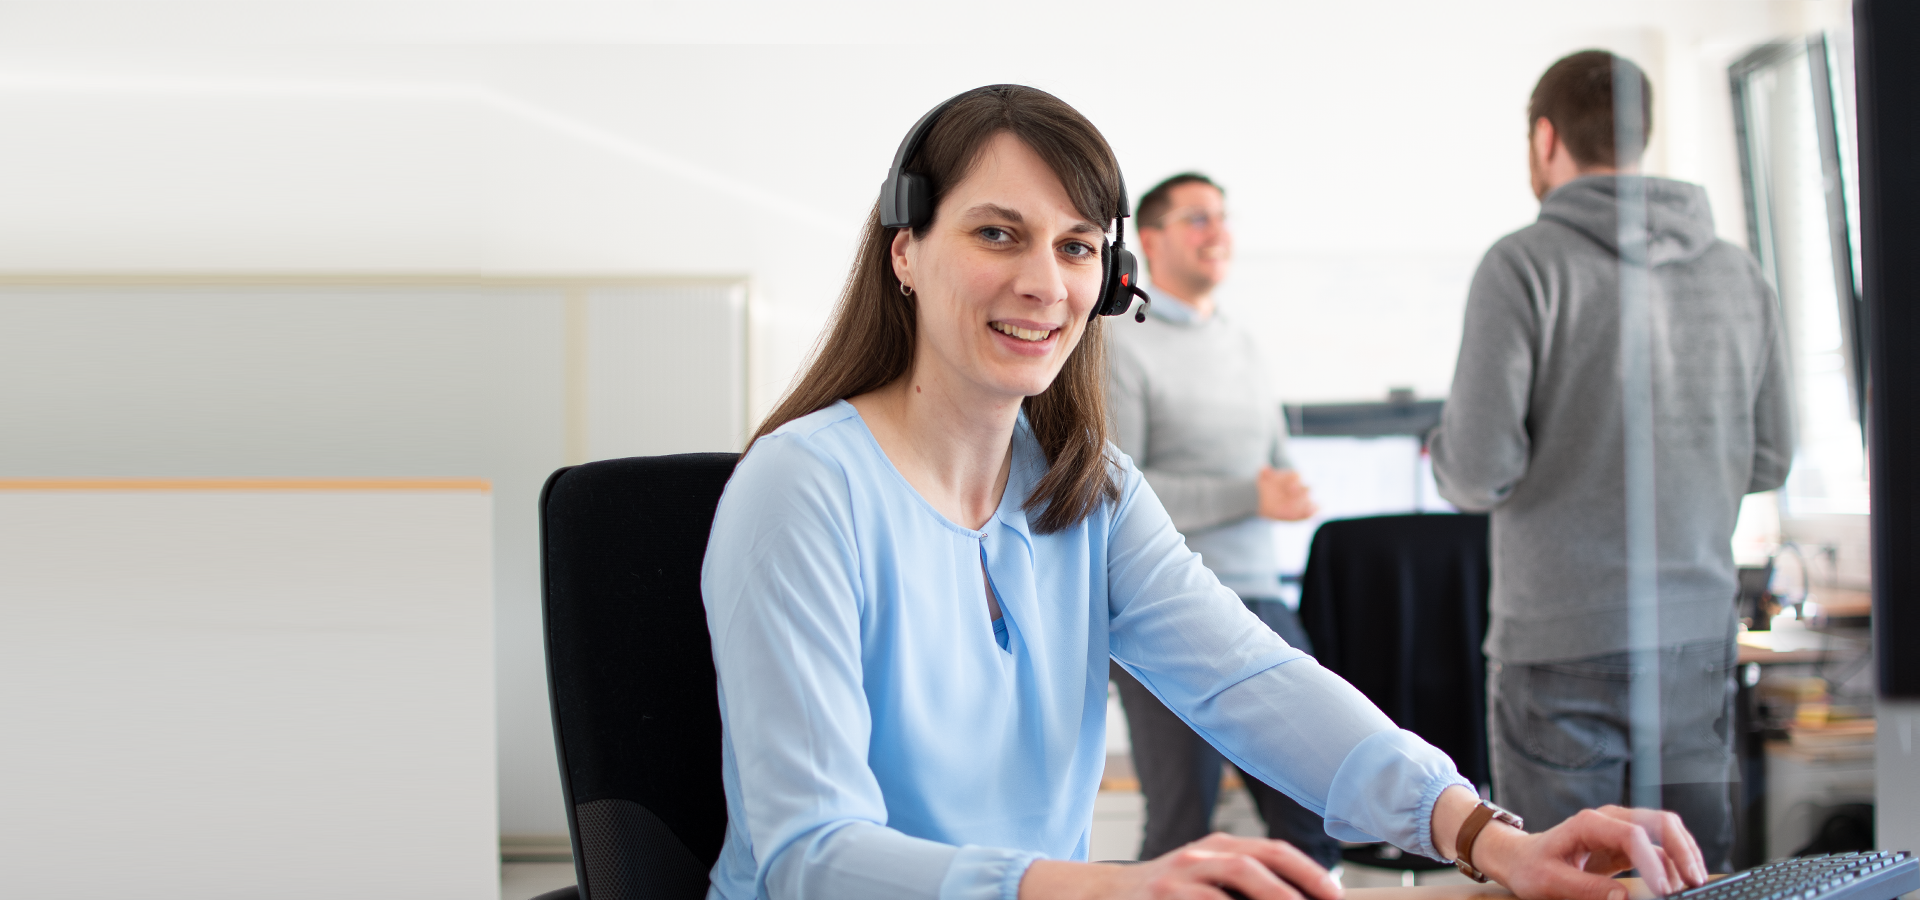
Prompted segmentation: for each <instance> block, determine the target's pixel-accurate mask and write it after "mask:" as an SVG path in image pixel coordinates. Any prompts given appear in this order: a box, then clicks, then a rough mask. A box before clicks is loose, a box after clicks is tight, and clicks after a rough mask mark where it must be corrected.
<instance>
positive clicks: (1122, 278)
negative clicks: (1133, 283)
mask: <svg viewBox="0 0 1920 900" xmlns="http://www.w3.org/2000/svg"><path fill="white" fill-rule="evenodd" d="M1132 277H1133V276H1132V275H1122V276H1120V286H1121V287H1127V286H1128V285H1127V279H1129V278H1132Z"/></svg>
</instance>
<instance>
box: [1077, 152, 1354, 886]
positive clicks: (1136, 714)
mask: <svg viewBox="0 0 1920 900" xmlns="http://www.w3.org/2000/svg"><path fill="white" fill-rule="evenodd" d="M1134 221H1135V222H1137V223H1139V229H1140V249H1141V252H1142V254H1143V255H1145V256H1146V258H1147V269H1148V272H1149V273H1150V274H1151V276H1152V279H1153V288H1154V291H1153V293H1154V297H1155V299H1156V300H1157V301H1159V302H1156V303H1154V304H1153V305H1152V306H1151V307H1150V308H1149V313H1148V316H1149V317H1148V319H1147V320H1146V322H1145V323H1144V324H1142V325H1139V326H1137V327H1136V326H1132V325H1129V326H1128V327H1126V328H1114V329H1110V330H1109V331H1108V334H1110V335H1111V336H1112V337H1111V338H1110V348H1111V352H1112V369H1111V379H1110V382H1109V390H1108V401H1109V405H1108V408H1109V410H1110V411H1111V413H1112V416H1113V424H1114V431H1115V435H1114V436H1115V441H1116V442H1117V443H1118V444H1119V445H1120V449H1121V450H1123V451H1125V452H1126V453H1127V455H1129V456H1131V457H1133V461H1134V463H1135V464H1136V465H1138V466H1139V467H1140V469H1141V472H1142V473H1143V474H1144V475H1145V476H1146V479H1147V483H1148V484H1149V485H1151V486H1152V487H1153V492H1154V493H1155V494H1156V495H1158V496H1159V497H1160V501H1161V502H1162V503H1164V504H1165V505H1166V508H1167V512H1168V513H1169V514H1170V515H1171V516H1172V517H1173V524H1174V525H1175V527H1177V528H1179V529H1180V533H1181V534H1183V535H1185V536H1186V539H1187V546H1188V547H1189V548H1191V549H1192V550H1194V551H1195V552H1197V553H1199V554H1200V558H1201V561H1202V562H1204V563H1205V564H1206V565H1207V567H1208V568H1210V569H1212V570H1213V572H1214V574H1215V575H1217V576H1219V578H1220V581H1221V583H1222V584H1225V585H1226V586H1227V587H1229V588H1232V589H1233V590H1234V591H1235V592H1237V593H1239V595H1240V597H1241V599H1242V600H1244V601H1245V602H1246V604H1247V606H1248V607H1249V608H1250V609H1252V610H1253V611H1254V613H1255V614H1257V615H1258V616H1260V618H1261V619H1262V620H1263V621H1265V622H1266V623H1267V625H1268V626H1269V627H1271V628H1273V630H1274V631H1276V632H1278V633H1279V634H1280V636H1281V637H1283V638H1285V639H1286V640H1287V642H1288V643H1290V644H1293V645H1294V646H1297V647H1300V648H1301V649H1305V650H1308V651H1309V652H1311V648H1309V647H1308V646H1307V641H1306V634H1305V632H1303V631H1302V630H1301V628H1300V623H1299V620H1298V619H1296V618H1295V617H1294V613H1293V610H1292V609H1290V608H1288V607H1287V605H1286V604H1285V603H1283V602H1282V601H1281V599H1280V593H1281V592H1280V561H1279V558H1278V556H1277V554H1276V553H1275V548H1274V540H1273V538H1274V536H1273V529H1272V522H1273V521H1275V520H1290V521H1291V520H1299V519H1305V518H1308V517H1309V516H1311V515H1313V513H1314V505H1313V501H1312V499H1311V498H1310V497H1309V496H1308V492H1307V489H1306V486H1305V485H1303V484H1302V483H1301V482H1300V476H1299V475H1298V474H1296V473H1295V472H1294V471H1293V470H1292V465H1291V464H1290V463H1289V462H1288V461H1287V452H1286V435H1285V432H1284V431H1282V430H1281V427H1280V404H1279V401H1278V399H1277V398H1275V397H1274V395H1273V390H1272V387H1271V382H1270V381H1269V380H1268V377H1267V372H1266V368H1265V366H1264V365H1263V364H1262V361H1261V358H1260V352H1259V350H1258V349H1257V348H1256V346H1255V344H1254V340H1253V336H1252V335H1251V334H1249V333H1248V332H1247V331H1246V329H1244V328H1241V327H1240V326H1239V325H1238V324H1236V323H1235V322H1234V321H1233V320H1232V319H1231V318H1229V317H1228V316H1226V315H1224V314H1222V313H1221V312H1219V311H1218V310H1217V309H1215V308H1214V303H1213V291H1214V288H1215V287H1216V286H1218V285H1219V283H1220V280H1221V279H1222V278H1224V277H1226V272H1227V267H1228V264H1229V263H1230V262H1231V260H1232V258H1233V234H1232V232H1231V231H1230V230H1229V229H1228V227H1227V219H1226V196H1225V194H1224V193H1223V192H1222V191H1221V190H1220V188H1219V187H1218V186H1217V185H1215V184H1214V183H1213V182H1212V181H1211V180H1209V179H1208V178H1207V177H1206V176H1204V175H1197V174H1194V173H1186V174H1182V175H1175V176H1174V177H1172V178H1169V179H1167V180H1166V181H1163V182H1161V183H1160V184H1159V185H1157V186H1155V187H1154V188H1153V190H1150V191H1148V192H1147V193H1146V194H1145V195H1143V196H1142V197H1141V198H1140V204H1139V208H1138V210H1137V214H1136V216H1135V218H1134ZM1112 672H1113V680H1114V683H1115V684H1116V685H1117V686H1118V687H1119V689H1120V701H1121V703H1122V704H1123V705H1124V706H1125V707H1126V711H1127V731H1128V735H1129V736H1130V737H1131V739H1132V742H1133V763H1134V770H1135V772H1136V773H1137V774H1138V775H1139V776H1140V788H1141V792H1142V793H1144V794H1145V795H1146V800H1147V821H1146V833H1145V838H1144V840H1143V842H1142V846H1141V850H1140V858H1141V859H1151V858H1153V857H1156V856H1159V855H1161V854H1163V853H1166V852H1168V851H1171V850H1173V849H1175V848H1178V847H1180V846H1182V845H1185V844H1187V843H1190V842H1192V841H1196V840H1199V839H1200V838H1203V837H1205V836H1206V835H1207V834H1208V833H1209V832H1210V831H1212V830H1213V829H1212V819H1213V807H1214V801H1215V799H1216V795H1217V793H1218V792H1219V787H1220V771H1221V769H1220V767H1221V764H1222V759H1221V757H1220V754H1219V753H1218V752H1217V751H1215V750H1214V749H1213V748H1212V747H1210V746H1208V745H1207V743H1206V741H1204V740H1202V739H1201V738H1200V737H1199V736H1198V735H1196V734H1194V732H1193V729H1191V728H1189V727H1187V724H1186V723H1185V722H1182V721H1181V720H1180V718H1179V717H1178V716H1176V715H1174V714H1173V713H1172V712H1171V711H1169V710H1168V709H1167V708H1166V707H1165V706H1164V705H1162V704H1161V703H1160V701H1159V699H1158V698H1156V697H1154V696H1153V694H1152V692H1150V691H1148V690H1147V689H1146V687H1144V686H1143V685H1141V684H1140V682H1139V681H1137V680H1135V679H1134V678H1133V676H1131V675H1129V674H1127V672H1126V670H1124V669H1121V668H1120V667H1119V666H1117V665H1115V666H1113V668H1112ZM1242 778H1243V780H1245V782H1246V783H1247V788H1248V790H1249V791H1250V792H1251V793H1252V794H1253V798H1254V803H1255V805H1256V806H1258V808H1259V810H1260V815H1261V817H1262V818H1263V819H1265V820H1266V822H1267V834H1268V836H1269V837H1272V838H1276V839H1278V840H1283V841H1287V842H1289V843H1292V844H1293V845H1294V846H1296V847H1299V848H1300V849H1301V850H1303V851H1305V852H1306V853H1307V854H1308V855H1310V856H1312V857H1314V858H1315V859H1316V860H1318V861H1319V862H1320V864H1321V865H1324V866H1328V867H1331V866H1333V865H1334V864H1336V863H1338V862H1339V859H1340V856H1339V854H1340V845H1339V843H1338V842H1337V841H1335V840H1334V839H1333V838H1331V837H1328V836H1327V832H1326V823H1325V821H1324V820H1322V819H1321V818H1320V816H1318V815H1315V814H1314V813H1312V812H1311V811H1309V810H1307V809H1306V808H1305V807H1302V806H1301V805H1300V804H1298V803H1296V802H1294V801H1293V799H1292V798H1290V797H1288V796H1287V795H1285V794H1282V793H1280V792H1279V791H1277V790H1274V789H1273V788H1271V787H1268V786H1267V785H1265V784H1262V783H1260V782H1259V781H1257V780H1255V779H1253V778H1251V777H1247V776H1245V774H1244V773H1243V774H1242Z"/></svg>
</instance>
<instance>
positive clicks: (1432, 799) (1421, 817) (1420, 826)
mask: <svg viewBox="0 0 1920 900" xmlns="http://www.w3.org/2000/svg"><path fill="white" fill-rule="evenodd" d="M1456 784H1457V785H1460V786H1461V787H1464V788H1466V789H1467V790H1469V791H1473V782H1470V781H1468V780H1466V779H1465V778H1462V777H1460V776H1459V775H1458V774H1457V773H1456V774H1454V775H1453V776H1452V777H1451V778H1449V777H1447V776H1445V775H1439V776H1435V777H1434V779H1433V780H1432V781H1429V782H1427V787H1426V790H1424V791H1421V792H1420V805H1419V806H1418V807H1415V809H1414V815H1413V818H1414V822H1415V823H1416V824H1415V825H1414V828H1413V842H1414V844H1416V845H1417V846H1414V847H1408V848H1403V849H1409V850H1412V851H1413V852H1415V853H1418V854H1420V855H1421V856H1425V857H1428V858H1429V859H1438V860H1440V861H1441V862H1447V863H1450V862H1453V860H1450V859H1442V858H1441V856H1440V848H1439V845H1437V844H1435V843H1434V842H1433V807H1434V804H1437V803H1439V802H1440V795H1441V794H1443V793H1446V790H1447V788H1450V787H1453V786H1454V785H1456ZM1474 796H1476V797H1478V796H1480V792H1478V791H1474Z"/></svg>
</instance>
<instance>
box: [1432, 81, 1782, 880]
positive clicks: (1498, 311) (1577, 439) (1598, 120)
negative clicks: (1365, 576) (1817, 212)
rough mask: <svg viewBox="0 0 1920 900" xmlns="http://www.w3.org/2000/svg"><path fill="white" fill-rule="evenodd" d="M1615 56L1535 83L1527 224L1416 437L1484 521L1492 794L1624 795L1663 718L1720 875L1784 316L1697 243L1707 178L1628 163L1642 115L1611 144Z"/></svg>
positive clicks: (1666, 750) (1532, 823) (1507, 251)
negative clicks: (1632, 414)
mask: <svg viewBox="0 0 1920 900" xmlns="http://www.w3.org/2000/svg"><path fill="white" fill-rule="evenodd" d="M1616 66H1621V67H1631V66H1633V63H1631V62H1629V61H1627V60H1625V59H1624V58H1620V57H1616V56H1613V55H1612V54H1609V53H1606V52H1604V51H1597V50H1593V51H1585V52H1581V53H1576V54H1574V55H1572V56H1569V57H1567V58H1565V59H1562V60H1560V61H1559V62H1557V63H1555V64H1554V65H1553V66H1552V67H1551V68H1549V69H1548V70H1547V72H1546V74H1545V75H1543V76H1542V77H1541V79H1540V82H1539V84H1538V85H1537V86H1536V87H1535V88H1534V93H1533V98H1532V100H1531V102H1530V103H1529V105H1528V121H1529V123H1530V126H1531V127H1530V132H1529V138H1530V141H1531V145H1532V152H1531V155H1530V160H1531V166H1530V168H1531V170H1532V179H1533V188H1534V193H1535V195H1536V196H1538V197H1540V198H1541V205H1540V218H1539V221H1537V222H1535V223H1534V224H1533V225H1530V226H1528V227H1526V228H1523V229H1521V230H1520V231H1517V232H1515V233H1513V234H1511V235H1508V236H1507V237H1505V238H1502V239H1501V240H1500V241H1499V243H1496V244H1495V245H1494V246H1493V249H1491V250H1489V251H1488V252H1487V255H1486V258H1485V260H1484V261H1483V262H1482V263H1481V264H1480V269H1479V271H1478V272H1477V273H1476V274H1475V275H1474V278H1473V284H1472V288H1471V290H1470V292H1469V294H1468V297H1467V313H1466V325H1465V329H1464V332H1463V335H1462V338H1461V343H1460V359H1459V363H1458V366H1457V368H1456V369H1455V370H1454V380H1453V390H1452V393H1451V395H1450V396H1449V397H1448V399H1447V404H1446V409H1445V412H1444V413H1443V414H1442V417H1441V424H1440V427H1439V429H1438V430H1437V431H1436V432H1435V433H1434V434H1433V436H1432V438H1431V444H1430V449H1431V451H1432V455H1433V466H1434V475H1435V476H1436V478H1437V479H1438V481H1439V486H1440V493H1441V495H1442V496H1444V497H1446V498H1447V499H1448V500H1450V501H1452V502H1453V503H1455V504H1456V505H1458V506H1459V507H1461V508H1462V509H1466V510H1491V511H1492V513H1493V517H1492V519H1493V524H1492V528H1493V545H1492V546H1493V550H1492V552H1493V591H1492V600H1491V602H1492V621H1491V624H1490V630H1489V633H1488V636H1487V642H1486V652H1487V655H1488V657H1489V658H1490V660H1491V662H1490V665H1489V668H1488V670H1489V675H1488V691H1489V697H1488V701H1489V702H1488V709H1489V713H1488V715H1489V718H1490V719H1491V722H1490V723H1489V731H1490V734H1491V737H1492V741H1491V743H1492V751H1493V753H1492V756H1493V783H1494V790H1495V792H1496V794H1497V801H1498V802H1499V803H1501V804H1503V805H1505V806H1507V807H1509V808H1511V809H1512V810H1513V811H1514V812H1515V813H1518V814H1519V815H1520V816H1522V817H1523V818H1524V819H1525V820H1526V823H1527V828H1528V829H1529V830H1536V831H1537V830H1542V829H1546V828H1550V827H1552V826H1553V825H1555V824H1556V823H1558V822H1560V821H1561V820H1563V819H1565V818H1567V817H1568V816H1571V815H1572V814H1573V813H1575V812H1577V811H1579V810H1580V809H1583V808H1586V807H1591V806H1598V805H1600V804H1605V803H1622V802H1624V801H1625V800H1626V799H1627V796H1626V795H1627V791H1628V782H1629V778H1630V772H1629V762H1630V761H1631V759H1632V750H1631V747H1632V745H1633V743H1634V730H1635V729H1636V728H1640V729H1644V728H1647V727H1658V728H1659V729H1660V731H1661V734H1660V735H1659V739H1658V742H1657V745H1658V746H1659V747H1660V753H1661V760H1660V776H1661V777H1660V781H1659V783H1660V784H1661V785H1662V805H1664V806H1665V807H1666V808H1668V809H1671V810H1674V811H1675V812H1678V813H1679V814H1680V815H1681V817H1682V818H1683V819H1684V820H1685V822H1686V825H1687V828H1688V830H1690V831H1691V832H1692V833H1693V834H1694V835H1695V836H1696V837H1697V838H1698V839H1699V841H1700V844H1701V849H1702V851H1703V852H1704V853H1705V854H1706V859H1707V862H1708V864H1709V865H1710V866H1713V867H1715V868H1716V869H1718V870H1720V871H1725V870H1726V865H1727V863H1728V853H1729V851H1730V849H1731V846H1732V840H1733V824H1732V815H1731V810H1730V807H1729V802H1728V783H1729V782H1730V781H1731V780H1732V779H1733V778H1734V774H1733V769H1732V761H1733V753H1732V740H1733V733H1732V726H1733V716H1732V704H1731V699H1732V697H1731V675H1732V668H1733V665H1734V650H1733V636H1734V605H1733V601H1734V595H1735V590H1736V585H1735V575H1734V564H1733V558H1732V550H1731V539H1732V536H1733V527H1734V519H1735V517H1736V516H1737V515H1738V512H1739V508H1740V500H1741V497H1742V495H1744V494H1747V493H1751V492H1754V491H1765V490H1771V489H1773V488H1775V487H1778V486H1779V485H1780V484H1781V482H1782V481H1784V480H1785V478H1786V474H1787V467H1788V464H1789V463H1790V461H1791V444H1792V424H1791V421H1790V406H1789V392H1788V386H1787V381H1786V378H1787V375H1786V360H1785V358H1784V353H1785V350H1784V346H1783V342H1782V335H1781V328H1782V325H1781V317H1780V312H1779V306H1778V304H1777V303H1776V302H1775V300H1774V296H1773V292H1772V290H1771V289H1770V288H1769V287H1768V285H1767V283H1766V281H1765V280H1764V279H1763V278H1762V276H1761V272H1760V268H1759V266H1758V265H1757V264H1756V263H1755V262H1754V260H1753V257H1752V256H1750V255H1749V254H1748V253H1747V252H1746V251H1744V250H1742V249H1740V248H1738V247H1735V246H1733V245H1732V244H1729V243H1727V242H1725V241H1722V240H1719V239H1717V238H1716V237H1715V236H1714V230H1713V219H1712V216H1711V214H1710V213H1709V211H1708V209H1707V198H1706V193H1705V191H1703V190H1702V189H1701V188H1699V187H1698V186H1695V185H1691V184H1685V183H1682V182H1678V181H1671V180H1667V179H1663V178H1653V177H1646V176H1641V175H1638V174H1637V164H1638V162H1639V154H1640V152H1641V151H1642V150H1643V149H1644V147H1645V135H1646V132H1647V129H1648V128H1649V127H1650V126H1651V118H1650V115H1648V116H1646V117H1645V118H1643V120H1642V121H1641V122H1640V123H1639V126H1638V128H1637V129H1634V130H1637V131H1638V135H1636V136H1634V137H1637V140H1634V139H1633V138H1631V137H1630V138H1629V139H1628V140H1624V141H1620V142H1619V145H1620V146H1618V147H1617V146H1616V137H1615V129H1614V116H1615V110H1614V94H1613V88H1614V84H1615V67H1616ZM1622 74H1623V76H1624V77H1623V80H1622V83H1623V84H1634V83H1636V81H1637V83H1638V84H1639V85H1641V86H1642V90H1641V97H1640V98H1639V99H1640V103H1639V104H1638V109H1640V110H1642V111H1646V110H1650V109H1651V105H1650V100H1651V95H1650V91H1648V90H1647V89H1646V88H1645V87H1644V86H1645V80H1644V76H1638V69H1637V68H1635V69H1625V70H1623V73H1622ZM1636 76H1637V78H1636ZM1627 108H1629V109H1631V108H1632V107H1631V106H1629V107H1627ZM1622 157H1627V158H1622ZM1640 191H1644V196H1645V204H1644V209H1645V217H1646V224H1647V229H1646V231H1645V233H1644V238H1643V240H1644V250H1642V249H1640V244H1641V240H1634V241H1632V242H1631V243H1630V244H1629V252H1628V254H1627V255H1628V257H1629V260H1630V261H1628V262H1623V261H1622V259H1621V249H1620V248H1621V245H1622V240H1621V232H1622V228H1621V222H1620V220H1621V209H1622V204H1621V196H1622V194H1623V193H1627V194H1628V195H1629V196H1631V195H1633V194H1637V193H1638V192H1640ZM1629 208H1631V207H1629ZM1631 233H1632V232H1631V230H1630V235H1631ZM1642 254H1644V257H1642ZM1642 258H1643V259H1644V263H1641V262H1638V261H1635V260H1639V259H1642ZM1623 267H1625V268H1627V271H1628V272H1629V273H1631V274H1632V275H1633V277H1632V278H1630V279H1627V282H1628V286H1629V287H1628V289H1630V290H1640V291H1644V298H1645V299H1644V301H1641V302H1640V303H1639V304H1628V305H1627V307H1626V308H1627V309H1628V310H1629V311H1636V310H1637V311H1638V313H1639V314H1643V315H1644V316H1645V318H1644V319H1643V320H1642V321H1641V322H1638V323H1632V325H1633V328H1632V330H1629V329H1627V328H1623V317H1622V306H1623V304H1622V297H1621V291H1622V281H1623V278H1622V274H1621V273H1622V270H1623ZM1634 285H1638V286H1639V287H1638V288H1634V287H1633V286H1634ZM1635 333H1639V334H1644V335H1646V338H1645V343H1646V356H1645V359H1644V360H1642V361H1639V362H1637V363H1636V364H1635V365H1633V366H1631V367H1630V366H1628V365H1625V364H1623V362H1622V360H1623V349H1622V347H1623V340H1622V336H1623V334H1625V335H1632V334H1635ZM1626 358H1630V359H1631V358H1634V357H1633V356H1632V355H1631V354H1627V355H1626ZM1636 384H1637V385H1639V386H1640V390H1638V391H1637V392H1633V391H1630V390H1628V388H1629V387H1632V386H1634V385H1636ZM1635 393H1637V395H1638V396H1639V397H1640V398H1642V402H1644V400H1645V398H1649V397H1650V400H1651V403H1650V405H1651V411H1650V415H1647V416H1644V417H1643V418H1641V419H1640V421H1641V422H1650V427H1651V429H1652V435H1651V440H1650V446H1651V459H1652V467H1651V468H1652V472H1651V474H1650V478H1651V482H1652V496H1651V497H1650V498H1648V500H1649V501H1650V503H1651V506H1652V509H1651V511H1650V514H1643V515H1641V516H1639V517H1638V521H1641V522H1645V523H1648V524H1650V525H1651V527H1652V530H1653V536H1652V540H1651V541H1650V542H1648V543H1647V544H1643V546H1652V547H1657V550H1655V551H1654V553H1653V556H1654V557H1655V558H1654V559H1650V560H1649V563H1650V566H1649V568H1650V570H1651V574H1652V579H1651V584H1652V586H1653V588H1654V590H1655V597H1656V599H1655V608H1656V609H1657V610H1658V612H1657V614H1656V615H1655V619H1656V620H1657V621H1654V622H1652V623H1640V624H1641V626H1642V627H1641V628H1639V629H1637V630H1636V629H1634V628H1633V627H1631V625H1630V621H1629V615H1628V606H1629V596H1628V534H1627V526H1628V518H1629V514H1630V513H1629V509H1628V505H1627V498H1628V482H1627V471H1628V463H1627V449H1626V448H1627V447H1628V446H1630V445H1631V444H1632V443H1633V442H1635V441H1636V440H1637V439H1638V440H1643V441H1644V439H1645V438H1646V436H1645V435H1644V434H1639V435H1636V434H1630V433H1628V428H1629V427H1630V426H1629V422H1630V419H1629V415H1628V412H1627V411H1628V410H1629V409H1632V408H1634V407H1633V406H1632V404H1633V403H1634V402H1635V401H1634V399H1633V398H1634V396H1635ZM1642 408H1644V407H1642ZM1648 445H1649V444H1648V443H1642V446H1648ZM1649 625H1650V626H1651V627H1648V626H1649ZM1635 651H1638V653H1636V652H1635ZM1651 660H1657V664H1658V668H1659V675H1658V679H1659V681H1658V688H1659V691H1658V693H1659V714H1658V721H1657V723H1656V722H1652V721H1647V720H1644V719H1645V718H1646V717H1645V716H1644V715H1642V716H1641V717H1638V718H1637V717H1636V716H1635V714H1634V710H1633V709H1632V705H1631V704H1630V702H1629V691H1630V684H1631V681H1632V678H1633V677H1634V673H1635V672H1636V671H1643V670H1644V668H1643V667H1644V665H1645V664H1646V663H1647V662H1649V661H1651ZM1641 712H1642V713H1643V714H1644V712H1645V710H1644V707H1643V708H1642V710H1641ZM1645 737H1646V736H1645V735H1644V734H1643V735H1642V738H1643V739H1644V738H1645Z"/></svg>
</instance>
